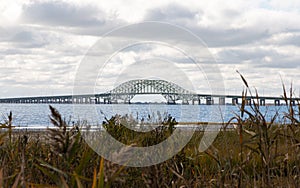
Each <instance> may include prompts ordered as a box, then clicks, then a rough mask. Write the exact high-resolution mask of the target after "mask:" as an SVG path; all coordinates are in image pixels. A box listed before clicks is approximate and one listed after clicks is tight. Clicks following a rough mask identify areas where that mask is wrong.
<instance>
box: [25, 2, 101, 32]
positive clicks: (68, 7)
mask: <svg viewBox="0 0 300 188" xmlns="http://www.w3.org/2000/svg"><path fill="white" fill-rule="evenodd" d="M23 9H24V10H23V14H22V18H23V20H24V22H25V23H30V24H43V25H52V26H63V27H64V26H72V27H85V26H91V25H98V26H99V25H102V24H103V23H104V18H105V14H104V13H103V12H102V11H101V10H99V9H97V8H95V7H93V6H85V7H77V6H75V5H72V4H68V3H64V2H58V1H55V2H37V3H34V4H30V5H29V6H25V7H24V8H23Z"/></svg>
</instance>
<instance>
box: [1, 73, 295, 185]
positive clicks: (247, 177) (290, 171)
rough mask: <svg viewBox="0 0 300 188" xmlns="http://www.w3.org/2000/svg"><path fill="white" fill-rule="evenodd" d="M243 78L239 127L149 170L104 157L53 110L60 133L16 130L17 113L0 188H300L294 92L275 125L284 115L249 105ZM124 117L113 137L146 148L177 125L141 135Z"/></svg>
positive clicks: (4, 149)
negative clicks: (206, 145)
mask: <svg viewBox="0 0 300 188" xmlns="http://www.w3.org/2000/svg"><path fill="white" fill-rule="evenodd" d="M242 79H243V80H244V83H245V85H246V87H247V89H246V90H245V92H243V96H244V98H243V99H244V100H243V102H242V104H241V106H240V107H239V108H240V114H236V115H235V117H233V118H232V120H231V121H232V122H236V124H237V126H238V128H237V130H235V131H221V132H220V134H219V135H218V137H217V139H216V140H215V142H214V144H213V146H211V147H210V148H209V149H208V150H207V151H206V152H205V153H200V152H198V145H199V141H200V139H201V137H202V135H203V133H202V132H196V133H195V135H194V137H193V138H192V140H191V141H190V143H189V144H188V145H187V146H186V147H185V148H184V149H183V150H182V151H181V152H180V153H178V154H177V155H176V156H174V157H173V158H171V159H169V160H168V161H165V162H164V163H161V164H158V165H154V166H150V167H143V168H133V167H125V166H119V165H116V164H112V163H111V162H109V161H106V160H104V159H103V158H101V157H100V156H98V155H97V154H96V153H95V152H94V151H93V150H92V149H90V148H89V146H88V145H87V144H86V143H85V142H84V140H83V139H82V137H81V136H80V132H79V131H78V126H80V125H79V124H78V125H76V124H75V125H72V126H71V127H72V128H71V129H68V126H69V125H67V123H66V122H65V121H64V120H63V118H62V117H61V115H60V114H59V112H58V111H57V110H56V109H54V108H52V107H50V110H51V116H50V119H51V122H52V123H53V125H55V126H56V127H57V129H48V130H47V131H46V132H45V133H41V132H40V133H30V132H14V131H13V126H12V123H11V122H12V118H13V117H12V114H11V113H10V114H9V115H8V117H7V119H6V120H4V122H3V123H2V124H1V126H0V127H1V132H0V187H142V186H143V187H273V186H276V187H299V186H300V128H299V127H300V123H299V111H300V105H299V102H298V104H297V106H296V107H295V106H294V107H293V106H292V103H291V100H290V99H292V98H293V95H292V89H291V91H290V94H289V96H287V93H286V92H285V88H284V89H283V90H284V94H283V98H284V99H285V101H286V108H287V112H286V114H285V116H284V117H283V119H282V122H283V123H281V124H278V123H275V122H274V120H275V118H276V116H277V115H275V117H274V118H273V120H272V121H271V122H267V121H266V119H265V114H262V113H261V112H260V106H259V104H258V99H256V96H253V100H252V105H251V106H250V107H249V108H245V106H246V96H247V93H249V95H250V96H252V93H251V91H250V89H249V88H248V84H247V82H246V81H245V79H244V78H243V77H242ZM255 95H257V93H255ZM117 117H118V116H114V117H112V118H110V119H107V120H106V121H105V122H103V125H104V127H105V128H106V129H107V130H108V132H109V133H110V134H112V135H113V136H114V137H115V138H116V139H119V140H120V141H122V142H124V143H127V144H140V145H142V146H146V145H153V144H156V143H159V142H160V141H162V140H164V139H166V138H167V137H168V136H169V135H170V134H172V131H173V130H174V125H175V124H176V121H175V120H174V119H173V118H172V117H167V118H164V119H162V124H163V127H162V128H160V129H156V130H154V131H151V132H148V133H144V134H143V135H142V136H141V135H134V134H132V132H131V130H130V129H127V128H125V127H124V126H122V124H119V123H117ZM118 118H120V117H118ZM121 118H122V117H121ZM123 118H124V117H123ZM125 119H126V118H125ZM124 135H126V136H124ZM130 135H131V136H130Z"/></svg>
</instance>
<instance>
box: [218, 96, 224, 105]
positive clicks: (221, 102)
mask: <svg viewBox="0 0 300 188" xmlns="http://www.w3.org/2000/svg"><path fill="white" fill-rule="evenodd" d="M219 105H225V97H220V98H219Z"/></svg>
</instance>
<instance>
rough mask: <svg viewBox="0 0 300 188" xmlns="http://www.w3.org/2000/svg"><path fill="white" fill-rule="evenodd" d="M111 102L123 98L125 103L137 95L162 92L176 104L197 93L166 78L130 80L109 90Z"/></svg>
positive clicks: (190, 98) (188, 99)
mask: <svg viewBox="0 0 300 188" xmlns="http://www.w3.org/2000/svg"><path fill="white" fill-rule="evenodd" d="M108 94H109V98H108V100H109V101H110V102H113V103H114V102H117V101H118V100H122V101H123V102H124V103H130V101H131V99H132V98H133V97H134V96H135V95H144V94H160V95H162V96H163V97H164V98H165V99H166V101H167V103H168V104H175V103H176V101H178V100H182V102H183V103H188V101H190V100H193V97H194V95H195V93H193V92H191V91H189V90H186V89H184V88H182V87H180V86H179V85H177V84H174V83H172V82H168V81H165V80H147V79H146V80H145V79H140V80H130V81H127V82H124V83H122V84H120V85H119V86H117V87H116V88H114V89H113V90H111V91H109V92H108Z"/></svg>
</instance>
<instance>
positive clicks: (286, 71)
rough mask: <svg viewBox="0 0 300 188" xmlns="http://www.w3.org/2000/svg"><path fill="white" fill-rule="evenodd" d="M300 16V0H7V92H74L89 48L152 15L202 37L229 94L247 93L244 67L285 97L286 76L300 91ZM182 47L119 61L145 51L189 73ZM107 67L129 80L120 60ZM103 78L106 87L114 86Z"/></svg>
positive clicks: (1, 65) (0, 16) (2, 29)
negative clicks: (244, 89) (178, 49)
mask: <svg viewBox="0 0 300 188" xmlns="http://www.w3.org/2000/svg"><path fill="white" fill-rule="evenodd" d="M299 20H300V1H298V0H286V1H282V0H253V1H242V0H240V1H237V0H227V1H221V0H209V1H197V0H185V1H139V0H128V1H121V0H110V1H91V0H87V1H74V0H72V1H71V0H70V1H68V0H66V1H36V0H34V1H33V0H32V1H30V0H29V1H27V0H19V1H18V0H15V1H6V0H1V1H0V75H1V76H0V87H1V90H0V97H1V98H4V97H16V96H37V95H63V94H71V93H72V90H73V83H74V79H75V75H76V72H77V71H78V67H80V63H81V62H82V60H83V58H84V57H85V55H86V54H87V53H88V52H89V49H91V47H92V46H93V45H94V44H95V43H96V42H97V41H99V40H101V37H102V36H103V35H104V34H106V33H108V32H110V31H111V30H113V29H116V28H120V27H124V26H127V25H130V24H136V23H140V22H144V21H159V22H165V23H170V24H174V25H176V26H178V27H181V28H185V29H186V30H189V31H190V32H192V33H193V34H195V35H197V36H198V37H199V38H201V40H202V41H203V43H204V44H205V46H207V48H208V50H209V52H210V53H211V54H212V56H213V58H214V59H215V61H216V62H215V63H214V64H216V65H217V66H218V69H219V71H220V75H219V76H220V78H221V79H222V80H223V82H224V84H225V88H226V91H225V92H226V93H227V94H240V93H241V91H242V89H243V83H242V81H241V79H240V78H239V75H238V74H237V73H236V70H239V72H241V73H242V74H243V75H244V76H245V77H246V78H247V80H248V83H249V85H250V86H251V87H256V88H257V89H258V91H259V92H260V93H261V95H272V96H279V95H280V94H281V78H282V80H283V81H284V82H285V83H286V84H288V85H289V84H290V83H293V87H294V90H295V94H296V95H299V93H300V91H299V89H300V71H299V70H300V69H299V68H300V21H299ZM153 32H154V31H153ZM156 32H158V33H159V30H158V31H156ZM121 35H122V34H121ZM126 36H127V35H126V34H124V36H122V37H123V38H126ZM176 53H177V52H176V50H175V51H174V50H173V51H172V48H170V46H169V47H166V46H163V45H157V44H154V45H149V44H147V45H137V46H135V47H132V48H129V49H126V50H123V51H120V52H119V53H118V54H116V55H115V56H114V57H112V59H111V64H113V62H118V61H121V62H122V64H121V65H122V66H123V67H124V65H128V62H129V64H130V63H132V62H141V63H139V65H142V63H145V65H146V64H147V62H145V59H146V58H145V57H148V58H153V57H154V59H155V58H163V59H167V60H168V61H172V62H180V65H179V66H176V67H177V68H178V67H179V69H182V70H183V71H186V70H188V69H193V68H192V67H191V66H189V63H188V62H187V61H184V60H183V59H182V57H180V55H176ZM141 57H144V58H141ZM160 61H161V59H160V60H158V61H157V62H160ZM157 62H156V63H154V65H153V67H152V68H153V69H154V72H156V71H155V67H156V66H158V63H157ZM161 64H164V63H161ZM203 66H205V62H203ZM133 67H134V66H133ZM146 67H147V66H146ZM136 68H137V69H138V70H139V69H140V68H141V66H138V67H136ZM106 69H107V70H106V71H105V73H106V75H103V76H104V77H105V78H109V77H111V78H114V79H115V80H119V81H120V80H122V79H121V78H122V76H121V77H118V74H119V73H118V69H119V67H118V66H115V68H111V69H110V68H109V66H107V67H106ZM127 69H128V67H127ZM127 69H126V67H125V69H124V70H127ZM158 69H159V68H158ZM182 70H178V71H179V72H180V71H182ZM131 71H132V70H131ZM152 71H153V70H152ZM178 71H177V72H178ZM174 72H176V71H174ZM128 73H130V71H127V74H128ZM204 74H205V73H204ZM207 74H208V75H209V74H210V73H209V72H207ZM148 76H149V77H151V74H149V75H148ZM170 76H171V75H170ZM188 76H193V74H191V75H188ZM202 77H203V78H204V77H205V75H202ZM202 77H201V76H199V78H198V79H202ZM102 83H104V87H103V88H109V86H111V84H109V83H110V82H105V81H103V82H102ZM100 85H101V84H100ZM200 85H201V84H199V86H197V87H196V90H197V91H199V92H205V84H204V86H200ZM111 87H112V86H111ZM103 88H102V89H101V87H100V90H99V91H102V90H103Z"/></svg>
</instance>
